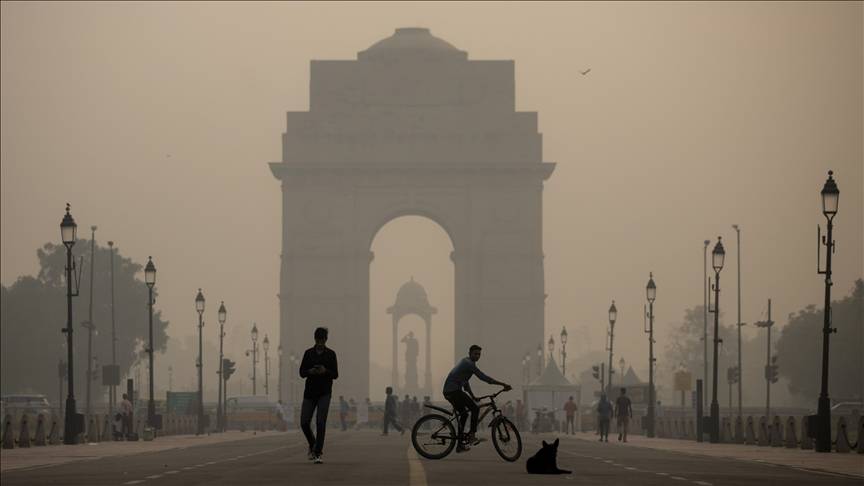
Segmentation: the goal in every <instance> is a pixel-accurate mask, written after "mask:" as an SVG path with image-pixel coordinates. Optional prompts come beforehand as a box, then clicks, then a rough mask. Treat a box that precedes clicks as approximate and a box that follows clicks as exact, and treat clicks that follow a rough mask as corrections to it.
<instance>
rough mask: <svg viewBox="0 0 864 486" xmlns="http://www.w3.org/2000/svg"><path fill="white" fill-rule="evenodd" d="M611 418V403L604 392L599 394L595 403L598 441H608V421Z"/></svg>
mask: <svg viewBox="0 0 864 486" xmlns="http://www.w3.org/2000/svg"><path fill="white" fill-rule="evenodd" d="M610 420H612V404H611V403H609V399H608V398H606V394H605V393H603V394H602V395H600V402H599V403H598V404H597V424H598V426H599V427H598V429H599V432H600V442H609V421H610Z"/></svg>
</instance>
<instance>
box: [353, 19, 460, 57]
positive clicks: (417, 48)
mask: <svg viewBox="0 0 864 486" xmlns="http://www.w3.org/2000/svg"><path fill="white" fill-rule="evenodd" d="M408 57H410V58H416V57H422V58H426V59H430V58H438V59H460V60H466V59H467V58H468V53H467V52H465V51H460V50H459V49H457V48H455V47H453V45H452V44H450V43H449V42H447V41H445V40H443V39H440V38H438V37H435V36H434V35H432V33H431V32H429V29H427V28H424V27H402V28H399V29H396V32H394V33H393V35H391V36H390V37H387V38H384V39H381V40H380V41H378V42H376V43H374V44H372V45H371V46H370V47H369V48H368V49H366V50H365V51H360V52H358V53H357V59H358V60H361V61H364V60H382V59H394V58H408Z"/></svg>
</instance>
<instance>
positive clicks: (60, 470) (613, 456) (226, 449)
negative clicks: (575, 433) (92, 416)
mask: <svg viewBox="0 0 864 486" xmlns="http://www.w3.org/2000/svg"><path fill="white" fill-rule="evenodd" d="M545 438H547V439H548V437H545ZM524 439H525V452H524V453H523V456H522V458H521V459H520V460H519V461H517V462H515V463H507V462H504V461H503V460H501V459H500V458H499V457H498V456H497V455H496V453H495V451H494V449H493V447H492V444H491V442H484V443H482V444H480V445H479V446H477V447H475V448H474V449H472V450H471V451H469V452H467V453H464V454H456V453H453V454H451V455H450V456H449V457H447V458H445V459H443V460H440V461H429V460H425V459H421V458H419V457H418V456H416V455H415V454H414V453H413V451H412V450H411V449H410V448H409V447H410V441H409V439H408V436H407V435H406V436H399V435H398V434H396V435H392V434H391V435H390V436H388V437H381V436H380V435H379V434H378V433H377V432H373V431H364V432H339V431H331V432H330V433H329V434H328V439H327V444H326V447H325V450H324V453H325V454H324V460H325V462H324V464H312V463H310V462H308V461H307V460H306V447H305V444H304V443H302V441H301V440H300V438H299V436H298V435H296V434H291V435H281V436H271V437H259V438H251V439H248V440H242V441H236V442H227V443H221V444H212V445H202V446H195V447H188V448H184V449H172V450H168V451H163V452H154V453H149V454H139V455H135V456H119V457H108V458H102V459H94V460H86V461H77V462H72V463H67V464H62V465H57V466H51V467H41V468H32V469H27V470H13V471H9V472H5V473H2V475H0V480H2V484H3V486H15V485H44V484H48V485H87V486H98V485H135V484H139V485H143V486H151V485H153V486H171V485H206V486H212V485H229V484H231V485H243V484H250V485H255V486H259V485H262V486H263V485H270V484H280V485H281V484H295V485H319V484H320V485H327V484H334V485H335V484H339V485H358V486H359V485H375V486H378V485H390V484H393V485H412V486H423V485H471V486H478V485H479V486H487V485H525V484H580V485H581V484H584V485H603V486H612V485H618V484H621V485H634V484H638V485H664V486H666V485H670V484H672V485H679V484H680V485H682V486H684V485H688V486H692V485H700V486H707V485H717V486H720V485H724V486H725V485H753V486H757V485H758V486H763V485H765V484H783V485H784V486H786V485H813V486H816V485H820V486H821V485H826V484H831V485H836V486H842V485H846V484H848V485H856V486H860V485H861V484H862V480H861V479H860V478H851V477H846V476H838V475H827V474H824V473H817V472H812V471H805V470H800V469H796V468H791V467H784V466H772V465H769V464H760V463H755V462H750V461H738V460H732V459H717V458H710V457H705V456H697V455H690V454H681V453H675V452H667V451H659V450H652V449H647V448H638V447H633V446H630V445H624V444H614V443H608V444H605V443H604V444H600V443H596V442H591V441H583V440H567V441H562V443H561V448H560V449H559V461H558V462H559V467H561V468H564V469H570V470H572V471H573V474H571V475H560V476H538V475H529V474H527V473H526V472H525V459H527V457H528V456H529V455H530V454H533V453H534V452H535V451H536V450H537V449H538V448H539V443H540V440H541V437H539V436H533V435H528V436H527V437H525V438H524Z"/></svg>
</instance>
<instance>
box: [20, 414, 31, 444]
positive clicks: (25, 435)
mask: <svg viewBox="0 0 864 486" xmlns="http://www.w3.org/2000/svg"><path fill="white" fill-rule="evenodd" d="M27 422H28V420H27V414H26V413H25V414H24V415H22V416H21V429H20V431H19V433H18V447H30V426H29V424H28V423H27Z"/></svg>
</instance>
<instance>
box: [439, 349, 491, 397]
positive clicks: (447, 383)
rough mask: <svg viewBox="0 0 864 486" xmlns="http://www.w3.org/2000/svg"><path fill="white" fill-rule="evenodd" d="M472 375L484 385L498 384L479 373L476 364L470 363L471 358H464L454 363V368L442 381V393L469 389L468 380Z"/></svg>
mask: <svg viewBox="0 0 864 486" xmlns="http://www.w3.org/2000/svg"><path fill="white" fill-rule="evenodd" d="M473 375H477V378H480V379H481V380H483V381H485V382H486V383H489V384H492V385H494V384H496V383H498V382H497V381H495V380H493V379H492V378H490V377H488V376H486V374H485V373H483V372H482V371H480V370H479V369H478V368H477V363H475V362H473V361H471V358H468V357H465V358H462V359H461V360H460V361H459V362H458V363H456V366H454V367H453V369H452V370H450V373H449V374H448V375H447V379H446V380H444V393H449V392H454V391H459V390H462V388H465V387H468V388H469V389H470V387H469V386H468V380H470V379H471V376H473Z"/></svg>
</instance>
